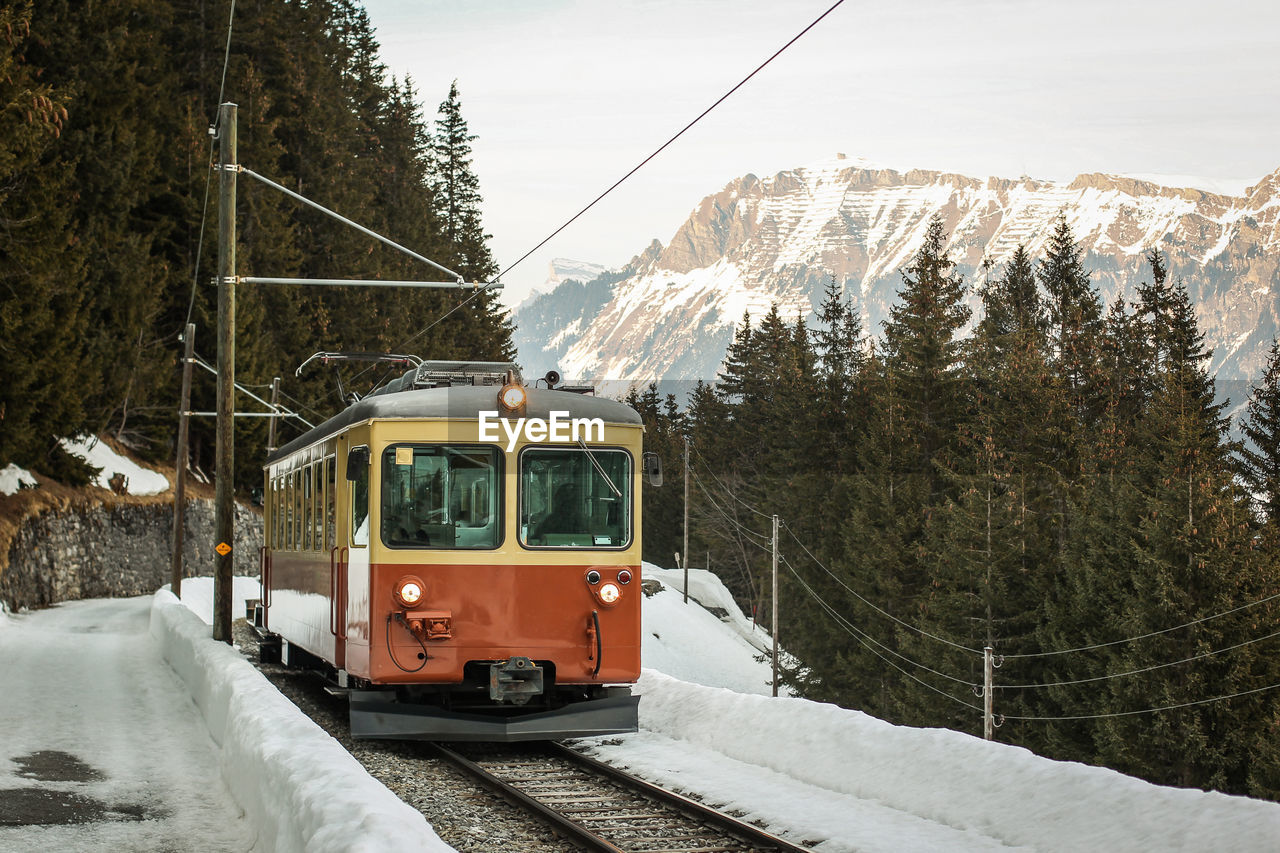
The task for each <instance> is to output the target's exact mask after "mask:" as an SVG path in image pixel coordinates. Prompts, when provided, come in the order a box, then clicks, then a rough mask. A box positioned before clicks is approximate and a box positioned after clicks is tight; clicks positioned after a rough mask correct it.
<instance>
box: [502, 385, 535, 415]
mask: <svg viewBox="0 0 1280 853" xmlns="http://www.w3.org/2000/svg"><path fill="white" fill-rule="evenodd" d="M527 401H528V395H527V394H526V393H525V390H524V386H523V385H515V384H508V385H503V386H502V390H501V391H499V392H498V408H499V409H501V410H502V413H503V414H504V415H514V414H519V413H520V412H523V411H524V406H525V403H526V402H527Z"/></svg>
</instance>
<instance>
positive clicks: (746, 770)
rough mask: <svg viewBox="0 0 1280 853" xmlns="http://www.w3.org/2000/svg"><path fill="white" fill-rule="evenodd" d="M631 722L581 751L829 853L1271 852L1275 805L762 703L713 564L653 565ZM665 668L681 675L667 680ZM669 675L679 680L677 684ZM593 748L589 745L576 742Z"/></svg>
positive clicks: (1277, 832) (808, 705)
mask: <svg viewBox="0 0 1280 853" xmlns="http://www.w3.org/2000/svg"><path fill="white" fill-rule="evenodd" d="M643 576H644V577H645V578H655V579H658V580H659V581H661V582H662V583H663V584H664V586H665V587H666V588H665V589H664V590H663V591H662V592H659V593H658V594H657V595H654V596H652V597H651V598H648V599H646V601H645V610H644V618H645V623H644V631H645V645H644V660H645V663H646V670H645V672H644V675H643V676H642V678H641V680H640V683H639V685H638V690H639V692H640V693H641V695H642V696H643V697H644V698H642V699H641V701H640V726H641V731H640V732H638V733H636V734H634V735H621V736H615V737H613V738H609V739H601V740H600V741H599V742H598V743H596V744H595V745H594V746H593V747H592V753H593V754H594V755H595V756H596V757H597V758H601V759H603V760H606V761H609V762H610V763H613V764H617V765H619V766H625V767H627V768H628V769H629V770H630V771H631V772H633V773H636V774H638V775H640V776H643V777H645V778H647V779H650V780H651V781H654V782H656V783H658V784H661V785H664V786H669V787H674V788H678V789H680V790H683V791H685V792H693V793H696V794H698V795H699V796H700V797H701V798H702V799H703V800H705V801H706V802H708V803H713V804H716V805H719V806H723V807H726V808H729V809H733V810H735V811H741V812H744V813H746V814H747V815H748V819H749V820H757V819H758V820H763V821H764V822H765V823H767V824H768V825H769V828H770V831H772V832H774V833H775V834H779V835H783V836H785V837H787V838H789V839H790V840H792V841H801V840H804V841H810V842H813V841H821V844H819V845H818V847H817V849H818V850H821V851H824V853H836V851H855V850H856V851H901V850H938V851H958V850H997V849H1021V850H1043V851H1049V850H1052V851H1069V850H1079V851H1096V850H1109V851H1147V850H1162V851H1167V850H1187V851H1206V850H1214V851H1225V850H1233V851H1275V850H1278V849H1280V804H1276V803H1271V802H1265V801H1261V800H1252V799H1248V798H1245V797H1229V796H1226V795H1224V794H1218V793H1206V792H1203V791H1195V790H1184V789H1175V788H1166V787H1161V786H1157V785H1152V784H1150V783H1147V782H1143V781H1141V780H1139V779H1134V778H1132V777H1129V776H1124V775H1122V774H1120V773H1117V772H1115V771H1113V770H1107V769H1105V768H1100V767H1088V766H1085V765H1083V764H1077V763H1070V762H1058V761H1050V760H1049V759H1046V758H1041V757H1039V756H1037V755H1034V754H1032V753H1031V752H1029V751H1027V750H1025V749H1022V748H1019V747H1013V746H1008V745H1006V744H1001V743H988V742H986V741H984V740H982V739H980V738H976V737H972V736H970V735H965V734H961V733H959V732H954V731H949V730H946V729H916V728H908V727H905V726H894V725H890V724H889V723H886V722H884V721H883V720H878V719H876V718H874V717H871V716H868V715H866V714H862V713H859V712H857V711H849V710H845V709H842V708H837V707H835V706H833V705H823V704H819V703H816V702H809V701H806V700H803V699H795V698H781V697H780V698H771V697H769V696H767V695H751V694H767V693H768V692H769V688H768V686H767V685H768V682H769V678H770V666H769V663H768V661H760V660H756V659H755V655H756V654H758V652H757V650H761V651H762V650H763V649H765V648H766V647H767V643H768V642H769V641H768V638H767V637H766V635H765V632H764V631H762V630H761V629H759V628H756V629H754V630H753V629H752V626H751V624H750V622H749V620H746V619H744V618H743V617H741V616H740V615H739V612H738V610H737V609H736V607H734V606H733V604H732V601H731V599H730V597H729V594H728V592H727V590H725V589H724V587H723V585H722V584H721V583H720V581H719V579H718V578H716V577H715V576H714V575H712V574H710V573H708V572H705V571H699V570H692V571H690V573H689V576H690V580H689V592H690V596H691V598H692V599H694V600H696V601H698V602H700V604H701V605H706V606H709V607H717V608H722V609H725V610H728V611H729V612H730V614H731V617H730V618H729V620H728V621H726V622H720V621H719V620H717V619H715V618H714V617H712V616H711V614H710V613H708V612H707V611H705V610H703V609H702V607H701V606H699V605H697V604H694V603H693V602H692V601H691V602H690V603H689V604H685V603H684V602H683V600H682V595H681V590H682V589H683V573H682V572H678V571H673V570H664V569H660V568H658V567H656V566H652V565H650V564H648V563H646V564H645V565H644V569H643ZM672 676H676V677H672ZM677 678H678V679H680V680H677ZM583 743H589V741H583Z"/></svg>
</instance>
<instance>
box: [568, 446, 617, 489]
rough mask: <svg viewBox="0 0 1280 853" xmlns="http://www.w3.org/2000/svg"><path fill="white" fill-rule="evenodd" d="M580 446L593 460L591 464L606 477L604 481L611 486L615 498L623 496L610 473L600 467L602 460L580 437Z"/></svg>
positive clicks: (598, 472)
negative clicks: (598, 458) (599, 459)
mask: <svg viewBox="0 0 1280 853" xmlns="http://www.w3.org/2000/svg"><path fill="white" fill-rule="evenodd" d="M578 446H579V447H581V448H582V449H583V450H585V451H586V452H587V458H588V459H590V460H591V466H592V467H593V468H595V469H596V473H597V474H599V475H600V476H601V477H603V478H604V483H605V485H606V486H608V487H609V491H611V492H613V496H614V497H615V498H620V497H622V490H621V489H619V488H618V487H617V486H615V485H614V484H613V480H610V479H609V475H608V474H606V473H605V472H604V468H602V467H600V462H599V461H598V460H597V459H596V455H595V454H594V453H592V452H591V448H590V447H587V443H586V442H585V441H583V440H582V439H578Z"/></svg>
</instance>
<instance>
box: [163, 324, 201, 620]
mask: <svg viewBox="0 0 1280 853" xmlns="http://www.w3.org/2000/svg"><path fill="white" fill-rule="evenodd" d="M182 340H183V341H184V342H185V343H186V351H185V354H184V355H183V357H182V395H181V398H180V402H179V403H178V457H177V460H176V461H175V462H174V467H175V468H176V469H177V472H178V473H177V474H176V475H175V476H174V478H173V561H172V563H171V565H170V570H171V571H170V578H169V589H170V590H172V592H173V594H174V595H176V596H178V597H179V598H181V597H182V546H183V541H182V540H183V535H184V534H185V533H186V511H187V430H188V420H189V418H190V417H191V412H190V411H189V410H190V408H191V365H192V364H193V363H194V361H195V354H196V353H195V350H196V324H195V323H188V324H187V330H186V332H184V333H183V336H182Z"/></svg>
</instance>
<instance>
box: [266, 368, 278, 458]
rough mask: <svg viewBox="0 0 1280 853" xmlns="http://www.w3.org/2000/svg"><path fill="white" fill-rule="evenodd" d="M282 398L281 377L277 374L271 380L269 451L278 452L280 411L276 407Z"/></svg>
mask: <svg viewBox="0 0 1280 853" xmlns="http://www.w3.org/2000/svg"><path fill="white" fill-rule="evenodd" d="M279 399H280V377H279V376H277V377H276V378H275V379H272V380H271V413H272V416H271V419H270V420H269V421H268V422H267V453H275V452H276V421H277V420H279V411H278V410H277V409H276V401H277V400H279Z"/></svg>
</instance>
